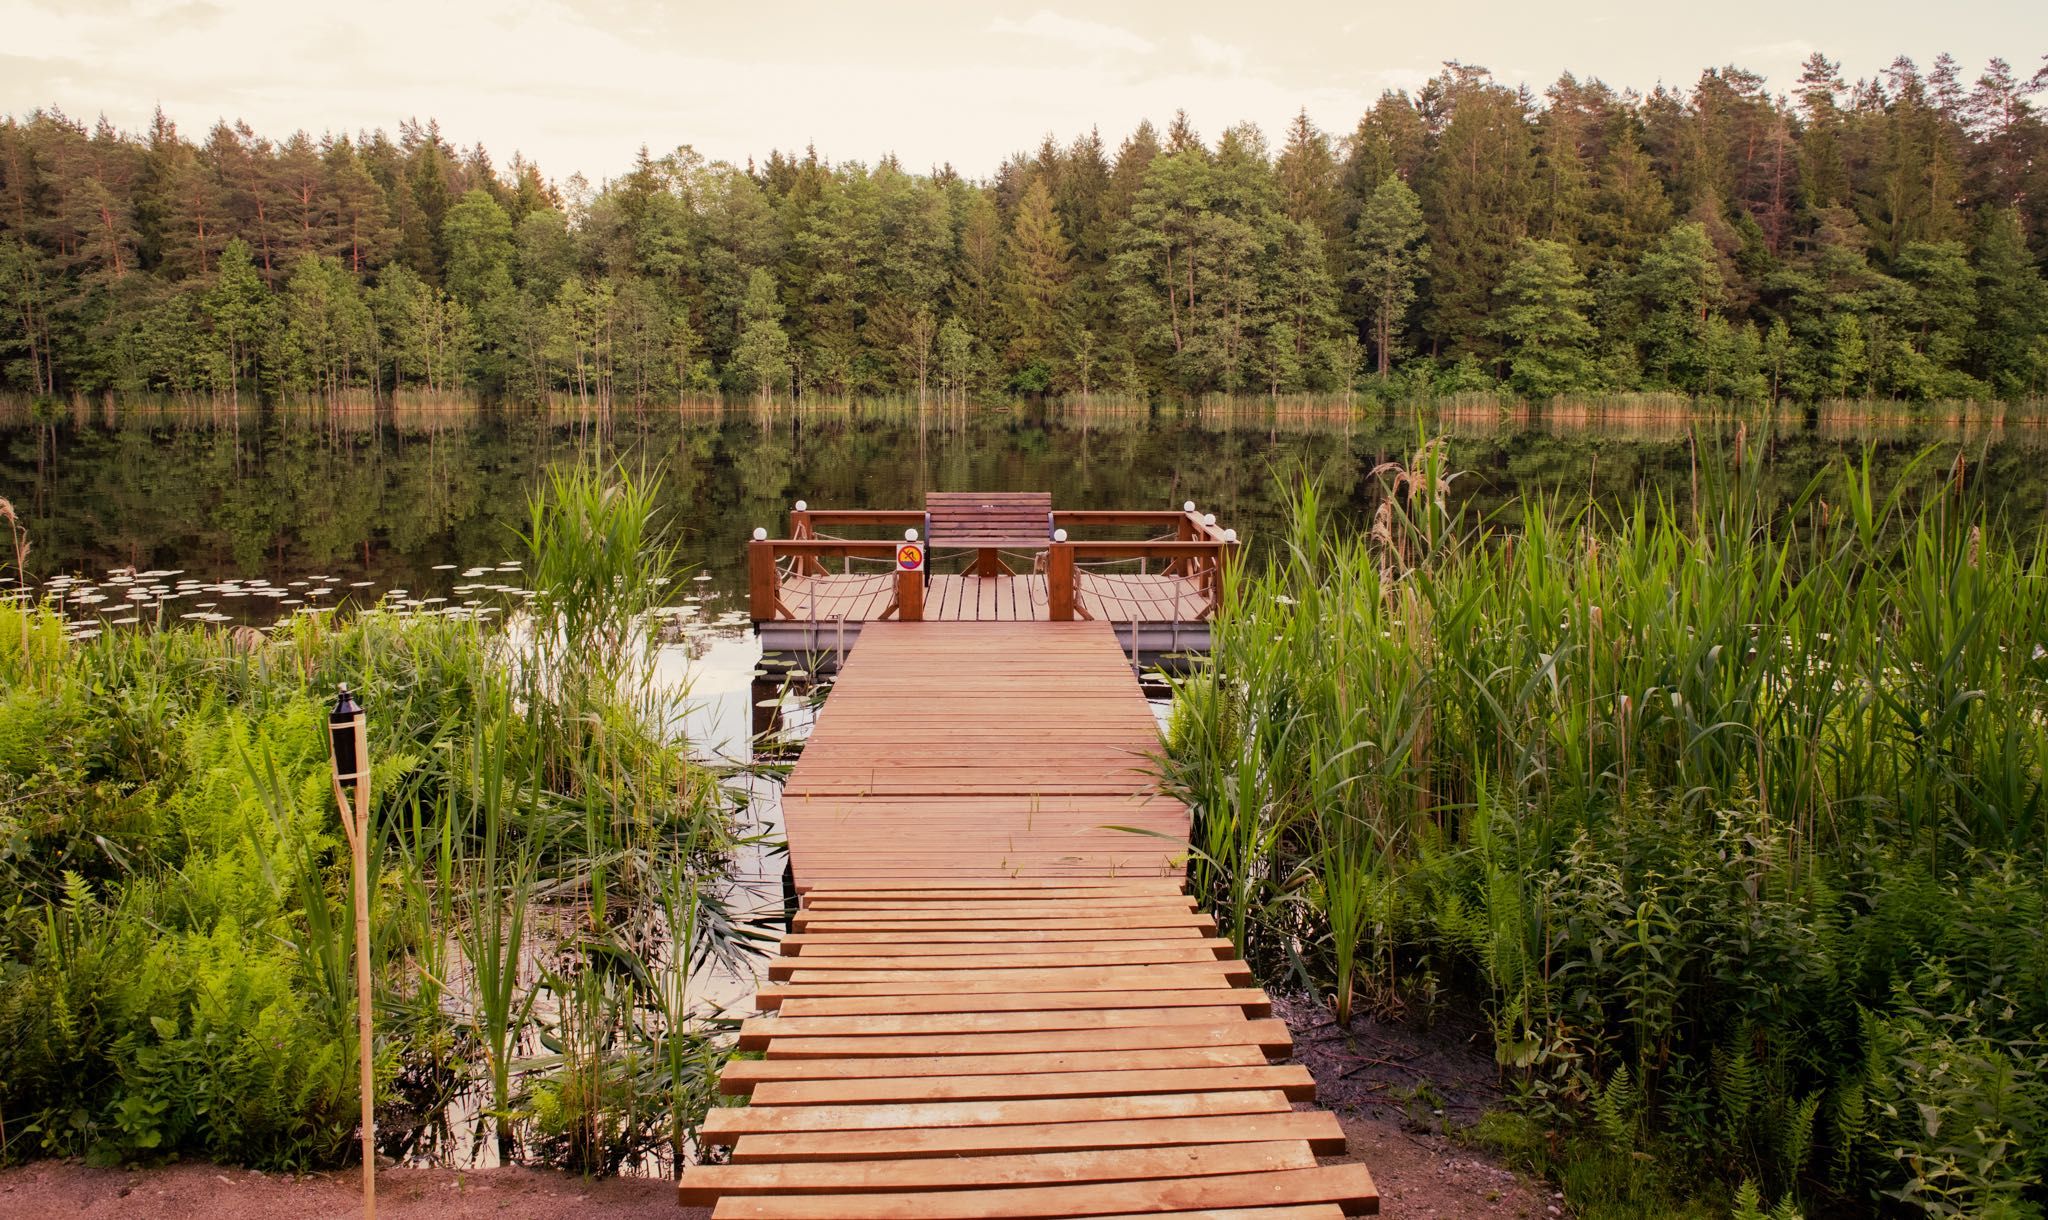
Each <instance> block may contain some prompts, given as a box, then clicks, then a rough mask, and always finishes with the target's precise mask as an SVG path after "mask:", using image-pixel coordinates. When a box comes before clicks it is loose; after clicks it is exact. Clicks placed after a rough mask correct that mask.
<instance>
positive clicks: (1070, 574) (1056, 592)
mask: <svg viewBox="0 0 2048 1220" xmlns="http://www.w3.org/2000/svg"><path fill="white" fill-rule="evenodd" d="M1045 606H1046V614H1047V617H1049V618H1051V619H1052V621H1053V622H1055V623H1071V622H1073V621H1074V548H1073V546H1072V545H1071V544H1070V543H1065V542H1055V543H1052V544H1051V545H1049V546H1048V547H1047V548H1046V552H1045Z"/></svg>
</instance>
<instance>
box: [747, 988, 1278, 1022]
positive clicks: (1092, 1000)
mask: <svg viewBox="0 0 2048 1220" xmlns="http://www.w3.org/2000/svg"><path fill="white" fill-rule="evenodd" d="M779 1003H780V1005H781V1008H780V1011H782V1012H785V1013H787V1014H789V1015H790V1016H792V1017H845V1016H867V1015H874V1016H910V1015H915V1014H919V1013H942V1012H955V1013H965V1012H1044V1011H1047V1010H1052V1009H1061V1008H1128V1007H1130V1006H1131V1005H1133V1004H1140V1003H1142V1004H1143V1005H1145V1006H1146V1007H1148V1008H1214V1007H1217V1006H1219V1005H1224V1004H1235V1005H1237V1006H1238V1007H1240V1008H1242V1009H1243V1010H1244V1011H1245V1013H1246V1014H1247V1015H1249V1016H1254V1017H1266V1016H1271V1015H1272V1013H1273V1004H1272V1001H1271V1000H1269V999H1268V998H1267V997H1266V993H1265V992H1263V991H1260V990H1258V989H1256V988H1251V987H1240V988H1234V989H1230V990H1224V989H1221V988H1218V989H1215V990H1202V991H1147V992H1143V993H1142V994H1139V993H1127V992H1106V991H1046V992H1036V993H1033V994H1031V995H1007V994H995V995H976V994H973V993H967V994H962V995H857V996H849V995H833V996H790V997H788V998H785V999H783V1000H781V1001H780V1002H779Z"/></svg>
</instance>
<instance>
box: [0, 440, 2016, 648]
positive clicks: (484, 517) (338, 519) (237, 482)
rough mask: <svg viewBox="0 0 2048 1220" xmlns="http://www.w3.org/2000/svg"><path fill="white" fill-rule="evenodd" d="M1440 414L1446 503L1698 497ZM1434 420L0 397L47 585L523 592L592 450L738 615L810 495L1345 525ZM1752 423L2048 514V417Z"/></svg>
mask: <svg viewBox="0 0 2048 1220" xmlns="http://www.w3.org/2000/svg"><path fill="white" fill-rule="evenodd" d="M1426 426H1427V428H1428V431H1429V434H1431V435H1441V436H1443V437H1445V438H1446V440H1447V441H1448V444H1449V453H1450V462H1449V465H1450V468H1451V469H1452V470H1454V471H1459V472H1462V474H1461V476H1460V478H1459V479H1458V481H1457V484H1456V493H1457V495H1459V496H1460V497H1462V498H1466V499H1468V500H1470V501H1471V502H1472V503H1473V504H1474V505H1475V507H1478V508H1480V509H1482V510H1486V511H1500V510H1502V509H1503V506H1506V512H1507V514H1508V515H1509V516H1510V517H1512V501H1513V500H1514V499H1515V498H1517V497H1521V496H1528V495H1532V494H1542V495H1544V496H1549V497H1557V498H1562V499H1564V500H1565V501H1567V502H1570V501H1575V500H1583V499H1584V498H1585V497H1586V496H1588V495H1591V496H1592V497H1594V498H1596V499H1598V500H1600V501H1602V502H1604V503H1607V504H1617V503H1623V502H1626V501H1628V500H1630V499H1632V498H1633V497H1634V496H1635V495H1636V494H1637V493H1639V492H1648V493H1650V494H1651V495H1655V496H1664V497H1669V498H1672V499H1674V500H1684V499H1685V498H1686V497H1687V496H1688V495H1689V485H1690V478H1691V453H1690V448H1689V446H1688V444H1687V443H1686V437H1687V433H1688V425H1687V424H1686V423H1685V422H1684V421H1683V420H1676V419H1669V418H1652V419H1643V418H1631V419H1627V420H1622V421H1615V422H1604V423H1603V422H1590V423H1588V422H1580V421H1579V420H1578V419H1576V418H1574V419H1573V420H1572V421H1570V422H1558V421H1552V422H1545V421H1544V420H1541V419H1537V418H1532V417H1529V416H1509V417H1503V416H1501V415H1499V414H1498V413H1494V412H1486V413H1478V414H1473V415H1464V416H1450V415H1444V416H1439V417H1438V418H1436V419H1434V420H1431V421H1429V423H1428V424H1427V425H1426ZM1424 427H1425V425H1424V424H1423V423H1421V422H1419V421H1418V419H1417V418H1416V417H1415V416H1413V415H1407V414H1402V413H1383V412H1379V411H1374V412H1372V413H1371V414H1369V415H1363V416H1361V415H1358V414H1355V413H1346V412H1342V411H1332V410H1321V409H1307V410H1291V409H1285V408H1273V407H1270V406H1268V405H1267V404H1265V403H1263V402H1257V401H1254V402H1251V403H1239V404H1232V405H1229V406H1225V407H1209V408H1199V407H1190V408H1184V409H1171V408H1161V409H1151V410H1148V409H1144V408H1134V409H1127V408H1059V407H1036V408H1033V407H1013V408H1007V409H1005V408H971V407H970V408H949V409H937V408H934V409H930V410H926V411H922V412H920V411H918V410H916V409H915V408H906V407H870V408H862V407H847V408H835V409H812V410H803V411H799V410H795V409H791V408H769V409H765V410H762V409H754V408H748V407H738V408H726V409H717V408H689V409H685V410H680V411H677V410H671V411H666V412H649V413H647V414H645V415H640V416H632V415H624V414H621V415H617V416H614V417H613V418H611V419H610V420H608V421H602V422H600V421H597V420H594V419H590V418H585V417H577V416H571V415H557V414H550V413H546V412H538V411H523V410H522V411H498V410H488V409H478V408H469V407H448V408H425V409H418V408H415V409H409V410H402V411H398V412H389V411H387V412H378V413H371V412H356V413H350V414H345V415H339V416H331V415H328V414H326V413H324V412H318V411H293V410H284V411H270V412H256V411H245V412H243V414H242V415H241V416H240V417H239V418H236V417H226V416H208V415H205V414H203V413H196V412H191V411H183V410H178V409H165V410H141V411H128V412H125V413H123V414H122V415H121V416H120V417H119V418H117V419H114V420H111V421H109V420H106V419H103V418H97V417H88V418H83V419H80V418H77V417H74V416H66V417H63V418H61V419H57V420H54V421H46V422H37V421H33V420H31V419H29V418H27V417H26V415H25V413H24V412H22V411H20V410H19V409H15V410H12V411H9V410H6V409H0V496H5V497H7V498H8V499H10V500H12V501H13V503H14V504H15V506H16V509H17V511H18V512H20V514H21V516H22V518H23V520H24V523H25V524H26V526H27V528H28V532H29V537H30V540H31V542H32V545H33V547H34V550H33V552H32V554H31V555H30V559H29V574H30V577H31V578H32V579H47V578H49V577H52V576H65V575H68V576H72V577H78V578H84V579H86V580H94V579H98V578H101V577H104V576H105V575H106V574H107V573H108V572H110V571H112V570H114V569H117V568H134V569H136V570H138V571H142V572H149V571H158V572H176V573H178V578H179V579H182V580H186V581H189V582H192V583H191V584H190V585H188V586H187V587H188V588H191V587H193V585H198V584H203V583H211V582H217V581H222V580H227V579H234V580H238V581H242V580H252V579H260V580H261V581H262V582H264V585H267V586H270V587H272V588H285V589H290V588H291V587H292V586H291V582H293V581H306V582H308V584H307V585H306V586H302V587H301V591H302V592H303V590H304V589H305V588H312V587H316V582H318V578H321V577H325V578H328V579H327V580H326V581H325V582H324V583H326V584H327V585H329V586H331V587H332V590H333V591H332V592H331V593H329V594H328V595H327V599H328V600H329V601H343V600H348V601H354V602H356V603H358V604H361V603H363V602H366V601H369V600H373V599H375V598H377V597H380V596H382V595H383V594H385V593H386V592H388V591H390V590H394V589H397V590H404V591H405V592H406V594H407V595H408V596H409V598H410V599H411V600H414V601H424V599H426V598H430V597H442V598H449V599H451V602H453V603H456V604H459V602H460V601H461V600H464V599H462V598H458V597H456V596H455V590H456V588H457V587H458V586H465V587H471V588H477V587H482V586H484V585H488V584H492V583H504V584H511V583H516V580H517V575H516V572H513V571H509V570H507V571H505V572H502V573H501V572H499V571H498V569H500V568H501V567H503V566H504V565H509V564H512V563H516V561H517V556H518V554H519V551H520V546H519V542H518V538H517V530H518V528H519V526H520V523H521V521H522V519H523V515H524V512H525V506H526V499H527V496H528V493H529V491H530V490H531V489H532V488H533V487H534V485H535V484H536V482H537V480H538V479H539V478H540V476H541V474H542V472H543V471H545V470H546V469H547V468H548V467H549V466H550V465H553V464H556V463H562V462H574V461H578V460H587V459H591V458H595V459H598V460H603V461H606V462H618V463H620V464H622V465H624V466H625V467H627V468H628V469H631V470H635V471H643V470H644V471H646V472H649V473H652V474H658V475H659V476H660V478H661V480H662V488H663V499H664V501H665V502H666V504H667V505H668V516H669V521H670V523H671V525H672V526H673V528H674V529H675V531H676V535H677V538H678V540H679V542H680V544H681V549H682V557H683V559H684V560H685V561H686V562H687V563H689V564H690V565H691V566H692V568H693V569H695V570H696V572H697V574H699V575H707V576H709V577H710V579H709V580H708V581H700V582H698V584H697V586H696V587H695V589H694V592H696V593H698V594H701V595H703V596H704V597H705V598H706V600H707V604H712V605H718V606H719V607H720V609H721V610H726V609H739V608H741V605H742V600H743V597H744V593H745V547H744V543H745V540H746V538H747V536H748V535H749V533H750V532H751V531H752V530H753V528H754V527H755V526H765V527H767V528H768V529H770V530H771V531H772V532H774V533H776V534H781V533H782V532H784V530H785V528H786V522H787V513H788V510H789V507H790V505H791V503H792V502H794V501H796V500H799V499H801V500H806V501H808V502H809V503H810V505H811V506H812V507H813V508H915V507H917V506H919V505H920V504H921V502H922V499H923V496H924V493H925V492H926V491H929V490H935V489H936V490H994V491H1002V490H1049V491H1051V492H1052V493H1053V501H1054V503H1055V504H1056V505H1057V506H1059V507H1061V508H1076V509H1081V508H1170V507H1175V506H1178V505H1179V504H1180V503H1182V502H1183V501H1185V500H1195V501H1197V502H1198V503H1200V504H1201V505H1202V506H1203V508H1204V509H1205V510H1207V511H1213V512H1215V513H1216V514H1217V516H1218V518H1219V520H1221V521H1222V522H1223V523H1225V524H1227V525H1230V526H1233V527H1235V528H1236V529H1237V530H1238V531H1239V533H1240V535H1241V536H1243V537H1245V538H1246V539H1247V540H1248V542H1249V543H1250V545H1251V546H1252V547H1253V549H1254V553H1255V554H1256V552H1257V549H1258V547H1259V546H1260V545H1261V543H1262V542H1263V541H1265V540H1269V539H1270V538H1271V536H1272V534H1273V531H1274V528H1275V526H1277V525H1278V524H1279V522H1280V520H1281V515H1282V511H1283V510H1282V491H1281V483H1282V479H1283V478H1285V477H1298V475H1299V473H1300V472H1303V471H1306V472H1309V473H1311V474H1313V475H1315V476H1317V477H1319V478H1320V479H1321V480H1322V482H1323V486H1324V488H1325V490H1326V493H1327V496H1326V502H1327V503H1328V504H1329V505H1330V506H1331V507H1332V508H1333V509H1334V510H1335V511H1336V512H1337V513H1338V514H1339V515H1340V517H1348V518H1352V519H1360V520H1362V519H1365V518H1366V517H1367V516H1368V515H1369V513H1370V511H1371V509H1372V507H1373V505H1374V504H1375V502H1376V499H1375V497H1376V496H1377V494H1378V486H1379V485H1378V481H1377V480H1375V479H1373V478H1372V477H1371V471H1372V470H1373V468H1374V467H1375V466H1376V465H1378V464H1379V463H1380V462H1382V461H1387V460H1396V461H1401V460H1406V459H1407V457H1408V456H1409V455H1410V454H1411V453H1412V452H1413V451H1414V450H1415V448H1416V447H1417V440H1418V437H1419V436H1421V435H1422V434H1423V429H1424ZM1704 431H1705V436H1706V439H1707V441H1708V442H1710V443H1712V444H1726V443H1727V440H1728V437H1729V436H1730V435H1731V430H1730V428H1729V426H1727V425H1712V426H1707V427H1705V429H1704ZM1756 432H1757V435H1758V436H1759V437H1762V438H1763V439H1762V440H1761V442H1759V441H1757V440H1754V439H1753V440H1752V442H1751V443H1764V444H1767V445H1768V447H1769V467H1768V476H1767V477H1768V478H1769V479H1771V480H1772V482H1773V484H1774V487H1775V490H1777V491H1779V492H1780V493H1781V494H1783V495H1786V496H1789V495H1791V494H1794V493H1795V492H1796V491H1797V490H1798V489H1799V488H1801V487H1803V486H1804V485H1805V483H1806V481H1807V480H1808V479H1809V478H1811V477H1812V475H1813V474H1814V473H1815V472H1817V471H1819V470H1821V469H1822V468H1824V467H1825V466H1826V464H1827V463H1829V462H1830V461H1833V460H1834V459H1836V458H1837V457H1838V456H1841V455H1845V454H1846V455H1854V454H1856V453H1858V452H1860V450H1861V448H1862V446H1864V445H1865V444H1869V445H1871V446H1873V448H1874V451H1875V454H1876V459H1877V463H1878V466H1879V467H1880V475H1881V479H1880V481H1881V482H1883V481H1885V480H1884V478H1883V477H1882V476H1884V475H1887V474H1889V473H1890V472H1891V471H1893V470H1896V469H1898V468H1900V467H1902V466H1904V465H1905V464H1906V463H1907V462H1909V461H1910V460H1911V459H1912V458H1913V456H1914V455H1915V454H1917V453H1919V452H1920V451H1921V450H1922V449H1923V448H1924V447H1926V446H1929V445H1940V446H1943V447H1944V450H1945V451H1944V452H1943V453H1942V454H1940V455H1938V456H1937V457H1936V458H1934V459H1930V460H1929V461H1928V462H1927V463H1926V464H1925V469H1923V471H1922V477H1923V478H1925V479H1927V480H1928V481H1929V482H1932V481H1933V480H1935V479H1939V478H1940V477H1943V476H1944V475H1945V474H1946V472H1947V469H1948V466H1949V463H1950V462H1951V461H1952V460H1953V454H1952V453H1951V452H1947V450H1953V449H1956V448H1960V449H1962V450H1963V451H1964V452H1965V453H1966V455H1967V460H1968V463H1969V469H1970V470H1971V471H1972V472H1973V477H1975V478H1977V479H1979V480H1981V481H1982V483H1983V485H1984V487H1985V488H1986V490H1987V491H1988V492H1989V493H1990V496H1991V499H1992V502H1993V503H1998V504H2003V505H2005V506H2006V507H2007V508H2008V510H2009V511H2013V512H2015V513H2017V514H2019V515H2021V516H2023V517H2032V518H2035V519H2038V518H2039V517H2040V516H2041V514H2042V512H2043V509H2044V507H2048V466H2044V463H2043V461H2042V459H2043V458H2044V457H2048V430H2044V429H2043V428H2042V427H2040V426H2039V425H2038V424H2036V423H2028V424H2025V425H2014V426H2010V427H2007V428H1986V427H1979V428H1976V429H1973V430H1970V431H1962V430H1958V429H1954V428H1949V427H1942V426H1936V425H1926V426H1912V425H1892V426H1885V427H1874V426H1868V425H1864V424H1860V423H1858V422H1856V421H1853V420H1852V421H1846V422H1831V421H1822V420H1818V419H1815V418H1811V417H1802V418H1795V419H1794V420H1792V421H1789V422H1781V423H1779V424H1777V425H1776V426H1775V428H1774V429H1773V430H1771V431H1770V432H1769V434H1768V436H1764V432H1765V430H1764V429H1762V428H1758V429H1757V430H1756ZM9 567H10V570H9V571H8V572H7V575H8V576H12V575H13V572H12V571H11V565H9ZM477 569H488V570H489V572H488V574H486V573H480V572H478V571H477ZM465 573H471V574H470V575H467V576H465ZM156 579H158V580H159V581H162V580H165V579H167V578H164V577H158V578H156ZM260 587H261V586H259V588H260ZM173 588H174V590H175V584H173ZM201 600H213V601H215V602H216V603H217V605H216V609H217V610H219V611H232V612H233V613H232V617H234V618H236V619H241V620H257V619H262V618H263V617H265V616H267V615H273V614H275V613H276V612H277V611H278V610H279V609H280V608H281V607H280V606H279V605H277V604H276V603H279V602H284V601H292V600H295V599H294V598H292V597H290V596H287V597H283V598H279V597H275V596H267V595H259V596H255V597H244V598H237V599H232V600H233V601H234V602H238V603H240V604H232V605H231V604H228V603H226V602H222V601H221V599H219V598H218V597H215V598H211V599H208V598H204V597H202V596H200V595H197V594H188V595H186V596H185V597H183V598H174V599H172V603H171V604H170V605H169V606H167V607H166V609H172V610H179V612H181V613H184V612H189V608H190V606H192V605H196V604H197V602H199V601H201ZM296 600H302V601H304V600H307V599H304V598H299V599H296ZM312 600H313V601H316V602H317V599H312ZM433 604H439V605H444V606H445V605H447V604H449V603H433ZM98 605H99V606H100V607H101V608H102V609H104V607H105V603H98ZM181 605H182V607H183V609H180V606H181ZM728 625H730V620H728ZM741 630H744V625H743V624H742V625H741Z"/></svg>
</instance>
